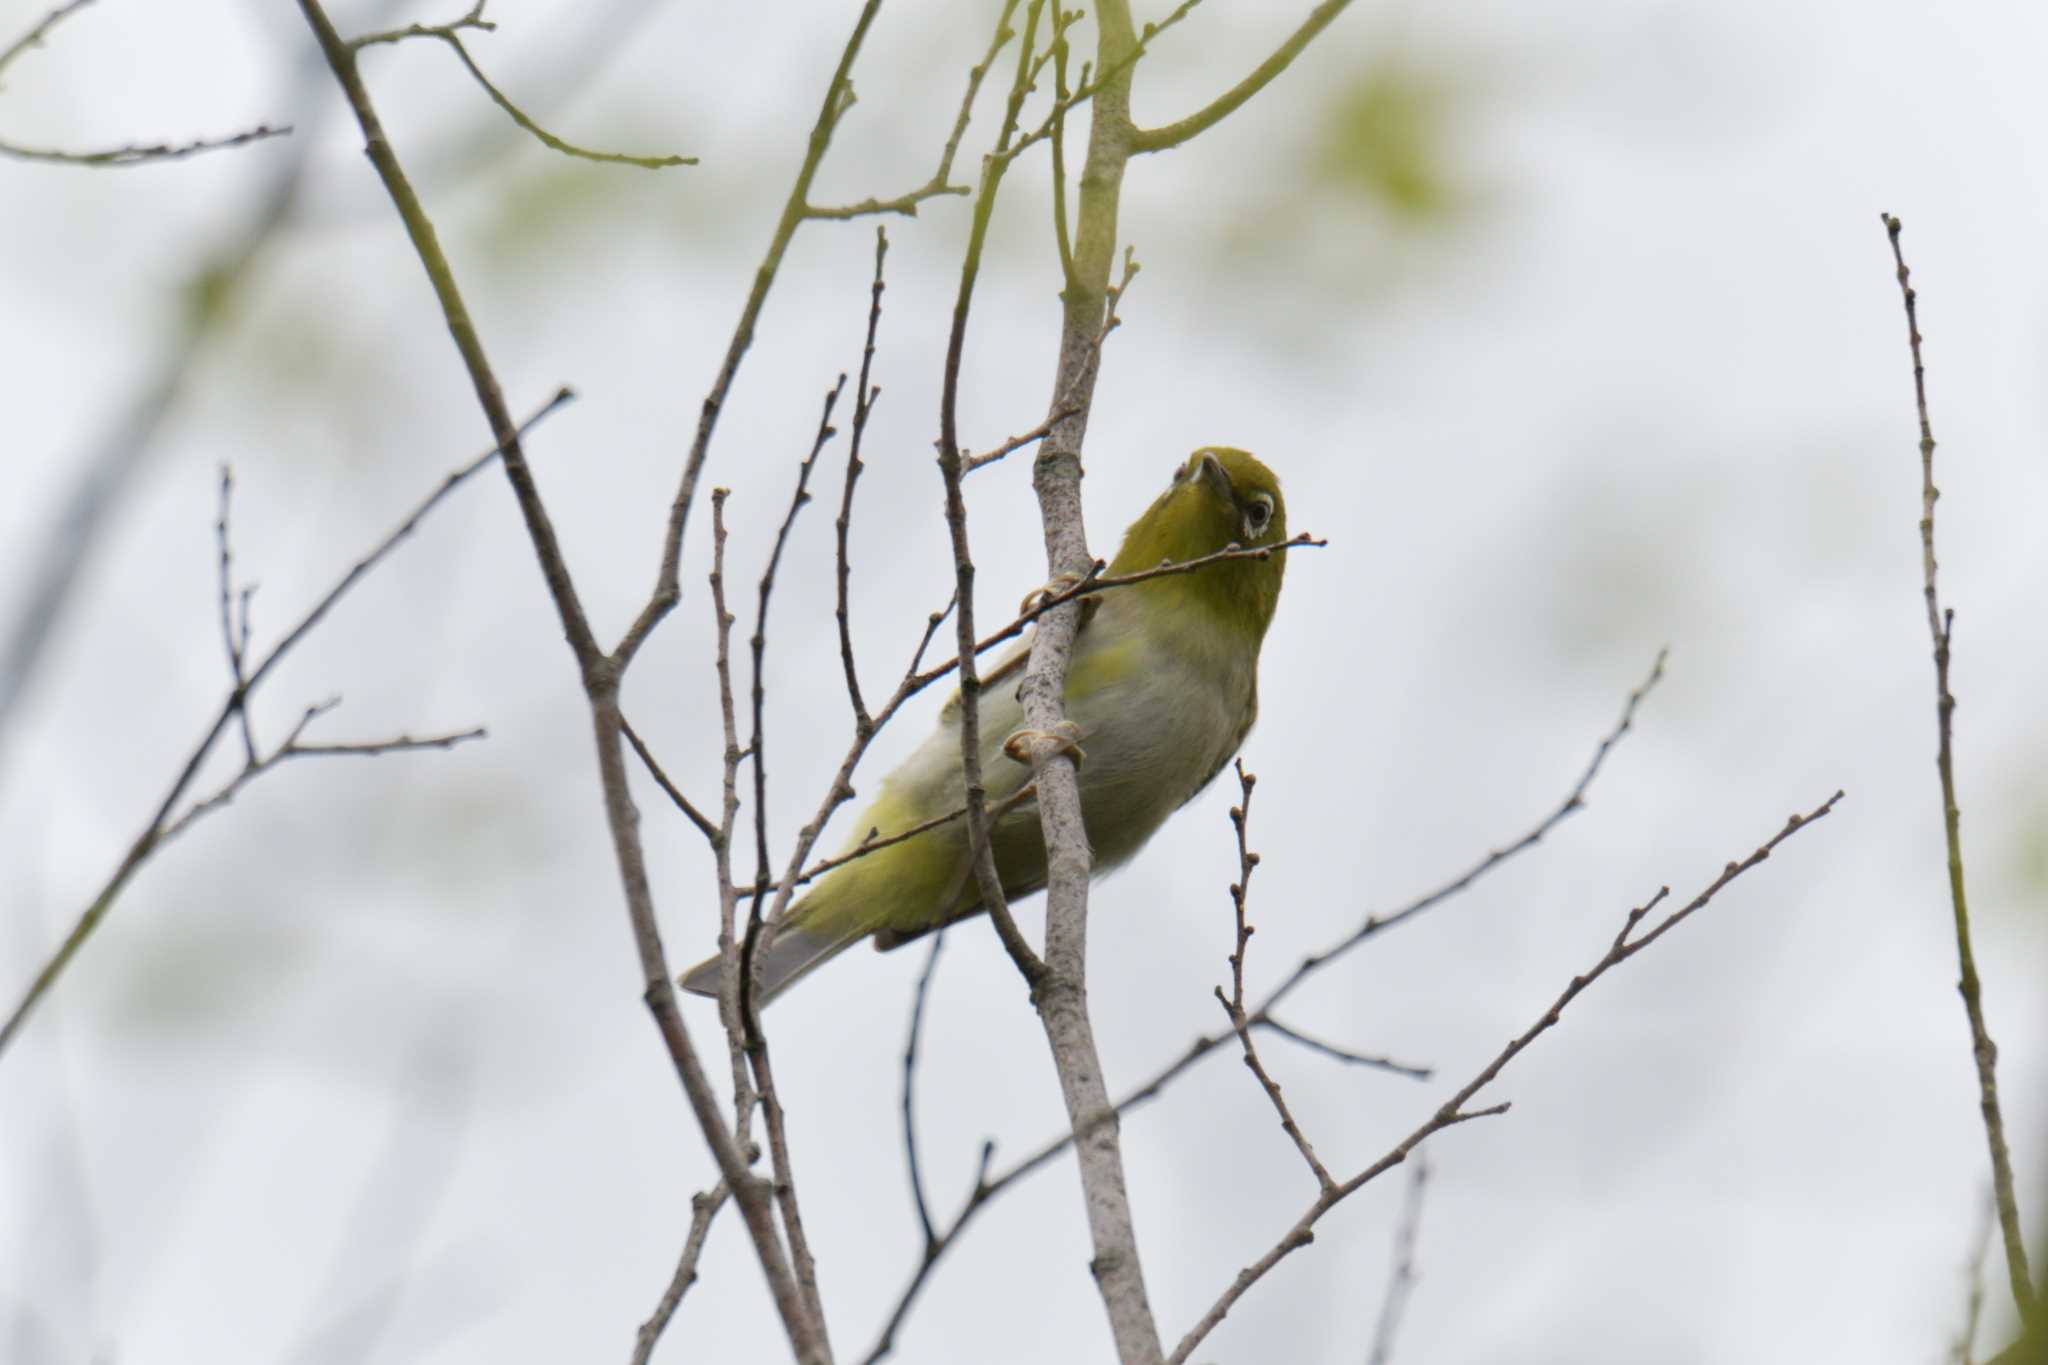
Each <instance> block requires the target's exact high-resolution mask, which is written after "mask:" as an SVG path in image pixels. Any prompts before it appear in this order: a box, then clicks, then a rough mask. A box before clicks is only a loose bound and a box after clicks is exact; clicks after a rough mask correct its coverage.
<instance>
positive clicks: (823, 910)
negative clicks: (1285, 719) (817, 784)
mask: <svg viewBox="0 0 2048 1365" xmlns="http://www.w3.org/2000/svg"><path fill="white" fill-rule="evenodd" d="M1286 539H1287V508H1286V504H1285V503H1284V502H1283V501H1282V500H1281V497H1280V481H1279V480H1278V479H1277V478H1276V477H1274V474H1273V471H1272V470H1270V469H1268V468H1266V466H1265V465H1263V464H1261V463H1260V462H1259V461H1258V460H1256V459H1254V458H1253V457H1252V456H1250V455H1247V454H1246V453H1245V452H1243V451H1241V450H1229V449H1223V448H1220V447H1211V448H1209V449H1204V450H1198V451H1196V452H1195V453H1194V454H1193V455H1192V456H1190V457H1189V458H1188V459H1187V460H1186V461H1185V462H1184V463H1182V464H1181V465H1180V466H1179V467H1177V468H1176V469H1175V470H1174V471H1173V481H1172V482H1171V483H1170V484H1168V485H1167V488H1166V491H1165V492H1163V493H1161V494H1160V495H1159V497H1158V498H1157V499H1155V500H1154V501H1153V503H1152V505H1151V506H1150V507H1148V508H1146V509H1145V512H1144V514H1143V515H1142V516H1140V517H1139V518H1138V519H1137V520H1136V521H1135V522H1132V523H1131V527H1130V529H1129V530H1127V531H1125V532H1124V539H1123V546H1122V548H1121V549H1119V550H1118V551H1117V556H1116V558H1115V559H1114V560H1113V561H1111V563H1110V566H1109V573H1110V576H1111V577H1115V576H1118V575H1123V574H1133V573H1140V572H1143V571H1144V570H1147V569H1152V568H1156V567H1158V566H1159V565H1160V564H1162V563H1165V562H1172V563H1181V562H1185V561H1187V560H1191V559H1198V558H1200V557H1201V556H1203V555H1209V554H1214V553H1215V552H1217V551H1219V550H1223V549H1226V548H1227V547H1229V546H1231V545H1233V544H1235V545H1239V546H1243V547H1245V548H1247V549H1250V548H1255V547H1259V546H1272V545H1278V544H1280V543H1281V542H1283V541H1285V540H1286ZM1286 563H1287V557H1286V556H1285V555H1284V554H1272V555H1268V556H1266V557H1264V558H1243V559H1223V560H1219V561H1217V562H1215V563H1211V564H1208V565H1205V566H1203V567H1201V568H1198V569H1194V570H1191V571H1189V572H1186V573H1177V574H1169V575H1165V576H1162V577H1158V578H1153V579H1148V580H1146V581H1144V582H1141V583H1135V584H1131V585H1130V586H1127V587H1120V588H1115V589H1114V590H1110V591H1105V592H1103V593H1102V594H1101V595H1100V596H1097V597H1090V598H1088V599H1086V601H1087V603H1088V604H1089V605H1090V606H1091V607H1092V608H1093V610H1092V611H1089V612H1086V613H1084V615H1083V619H1082V624H1081V628H1080V631H1079V633H1078V634H1077V635H1076V637H1075V640H1074V652H1073V662H1072V665H1071V667H1070V668H1069V669H1068V671H1067V690H1066V705H1065V711H1066V717H1067V720H1068V721H1069V722H1070V725H1071V728H1072V731H1073V734H1072V736H1071V738H1072V739H1073V740H1074V741H1075V757H1076V759H1077V761H1078V763H1079V771H1080V786H1081V810H1082V818H1083V821H1084V823H1085V824H1086V826H1087V830H1088V841H1089V844H1090V845H1091V847H1092V848H1093V851H1094V856H1095V871H1096V872H1097V873H1101V872H1104V871H1107V870H1108V869H1110V868H1113V867H1115V866H1117V865H1118V864H1119V863H1122V862H1124V861H1126V860H1128V859H1129V858H1130V857H1131V855H1133V854H1135V853H1136V852H1137V851H1138V850H1139V849H1140V848H1141V847H1143V846H1144V843H1145V841H1146V840H1147V839H1150V838H1151V837H1152V835H1153V834H1154V833H1155V832H1156V831H1157V830H1158V829H1159V827H1160V826H1161V825H1162V824H1164V823H1165V822H1166V817H1168V816H1169V815H1171V814H1173V813H1174V811H1176V810H1178V809H1180V807H1182V806H1183V805H1185V804H1187V803H1188V802H1189V801H1190V800H1192V799H1193V798H1194V797H1195V795H1196V794H1197V793H1198V792H1200V791H1201V790H1202V789H1203V788H1204V787H1206V786H1208V785H1209V783H1210V781H1211V780H1212V779H1213V778H1214V777H1215V776H1216V774H1217V773H1219V772H1221V771H1222V770H1223V767H1224V765H1225V764H1227V763H1228V762H1229V761H1230V759H1231V757H1232V755H1234V754H1235V753H1236V752H1237V750H1238V746H1239V745H1240V744H1242V743H1243V742H1244V737H1245V735H1246V733H1247V732H1249V731H1250V729H1251V728H1252V721H1253V719H1254V718H1255V717H1256V716H1257V714H1258V666H1259V645H1260V643H1261V642H1262V641H1263V640H1264V639H1265V635H1266V627H1267V626H1268V625H1269V624H1270V623H1271V622H1272V619H1273V609H1274V607H1275V606H1276V605H1277V604H1278V603H1279V600H1280V579H1281V575H1282V573H1283V571H1284V570H1285V568H1286ZM1027 654H1028V650H1027V649H1026V648H1025V647H1024V646H1019V647H1018V648H1017V649H1016V650H1014V651H1012V652H1011V653H1010V654H1009V655H1008V656H1007V657H1006V658H1005V659H1004V660H1003V661H1002V662H1001V663H999V664H997V665H996V666H995V668H993V669H992V670H991V671H990V672H989V674H988V676H987V677H986V678H985V679H984V680H983V688H984V690H983V693H982V698H981V704H980V713H979V714H980V720H981V771H982V778H983V782H984V785H985V786H986V788H987V791H988V809H989V812H990V816H991V825H990V839H991V843H992V844H993V847H994V852H995V864H996V871H997V873H998V875H999V876H1000V877H1001V878H1002V883H1003V891H1004V894H1005V895H1006V896H1007V897H1009V898H1010V899H1012V900H1015V899H1016V898H1017V897H1019V896H1025V895H1029V894H1030V893H1031V892H1033V891H1038V890H1042V889H1043V888H1044V886H1045V861H1046V860H1045V843H1044V839H1043V835H1042V833H1041V831H1040V828H1039V814H1038V805H1037V802H1036V801H1035V800H1034V799H1033V798H1032V795H1031V792H1030V790H1029V783H1030V779H1031V773H1030V770H1029V768H1028V767H1027V766H1025V764H1023V763H1021V762H1015V761H1012V760H1011V759H1009V758H1006V757H1005V756H1004V755H1005V752H1006V741H1007V740H1008V739H1009V738H1010V737H1012V736H1014V735H1016V734H1017V732H1018V731H1019V729H1020V728H1021V727H1022V726H1023V725H1024V712H1023V707H1022V705H1021V704H1020V703H1019V701H1018V699H1017V688H1016V686H1015V683H1016V682H1017V681H1018V680H1019V675H1020V674H1021V673H1022V671H1023V667H1024V663H1025V660H1026V657H1027ZM960 706H961V703H960V695H959V693H958V692H955V693H954V695H953V698H952V700H951V701H949V702H948V703H947V704H946V707H945V710H944V711H943V712H942V713H941V714H940V716H939V728H938V729H937V731H936V732H934V733H933V734H932V736H931V737H930V738H929V739H927V740H926V741H925V742H924V743H923V744H922V745H921V746H919V747H918V749H917V750H916V751H915V752H914V753H912V754H911V755H910V757H909V758H907V759H905V760H904V761H903V764H902V766H901V767H899V768H897V769H896V771H895V772H892V773H890V774H889V776H888V777H887V778H886V779H885V780H884V781H883V783H882V791H881V794H880V795H879V796H878V797H876V798H875V800H874V802H873V803H872V804H871V805H870V806H869V807H868V808H867V810H866V811H865V812H864V813H863V814H862V815H861V818H860V823H859V824H858V825H857V826H856V829H857V831H858V832H857V833H856V835H855V837H854V839H853V840H852V842H851V843H849V844H848V845H847V847H846V848H845V849H844V850H843V851H842V856H843V854H846V853H853V852H855V851H857V850H858V849H859V848H861V847H862V846H863V845H864V844H865V843H870V842H874V840H873V839H871V838H870V832H871V831H875V832H879V835H880V837H881V838H883V839H886V838H887V837H888V836H890V835H892V834H897V833H900V832H902V831H904V830H908V829H911V828H914V827H916V826H918V825H921V824H923V823H925V822H927V821H932V820H937V819H939V818H940V817H942V816H945V815H947V814H949V813H958V812H960V811H962V810H963V808H964V803H965V799H966V781H965V778H964V776H963V774H962V771H961V762H960ZM983 908H984V907H983V906H982V904H981V891H980V888H979V887H978V886H977V885H976V884H975V877H974V869H973V867H972V864H971V862H970V859H969V854H968V835H967V823H966V821H965V820H964V819H953V820H949V821H946V822H945V823H943V824H940V825H938V826H937V827H935V828H933V829H930V830H927V831H926V832H924V833H921V834H918V835H916V836H914V837H912V838H909V839H906V840H903V841H902V842H900V843H892V844H888V845H886V846H884V847H880V848H877V849H875V850H874V851H873V852H872V853H868V854H865V855H862V856H859V857H857V858H855V859H854V860H853V861H851V862H848V863H845V864H844V865H843V866H840V867H837V868H835V869H833V870H832V871H830V872H828V873H826V874H825V875H824V877H823V878H822V879H821V880H820V881H819V882H818V884H817V886H816V887H815V888H814V889H812V890H811V891H810V892H809V894H807V895H805V896H804V897H803V898H802V899H801V900H799V901H797V902H796V903H795V904H794V905H792V906H791V907H790V908H789V910H788V912H787V913H786V914H785V915H783V916H782V918H781V919H779V920H778V921H776V922H775V923H773V924H770V925H767V926H764V928H763V931H762V934H761V936H760V939H759V942H758V943H757V945H756V948H755V967H756V969H757V970H758V972H759V973H760V975H759V978H758V981H759V986H758V992H759V993H758V995H757V996H756V999H758V1000H759V1001H760V1002H761V1003H763V1004H765V1003H766V1002H768V1001H769V1000H771V999H773V998H774V997H775V996H777V995H779V994H780V993H781V992H783V991H785V990H787V989H788V988H789V987H790V986H791V985H793V984H795V982H796V981H797V980H798V979H800V978H801V977H802V976H804V974H805V973H807V972H809V971H810V970H811V969H812V968H814V967H817V966H819V965H820V964H822V963H824V962H825V961H827V960H828V959H830V958H832V957H834V956H836V955H837V954H838V953H840V952H843V951H844V950H845V949H847V948H849V947H851V946H853V945H854V944H855V943H857V942H859V941H860V940H861V939H864V938H872V939H874V941H875V946H876V947H878V948H894V947H896V946H898V945H900V944H903V943H907V942H909V941H910V940H911V939H914V938H918V937H920V936H922V935H924V934H926V933H929V932H931V931H932V930H934V929H938V928H941V927H942V926H944V925H947V924H950V923H952V922H953V921H954V920H957V919H962V918H964V917H966V916H968V915H972V914H975V913H977V912H979V911H981V910H982V909H983ZM719 979H720V960H719V959H718V958H716V957H714V958H712V959H710V960H709V961H707V962H702V963H699V964H698V965H697V966H695V967H693V968H691V969H690V970H689V972H687V973H686V974H684V976H683V979H682V984H683V986H684V988H685V989H687V990H691V991H695V992H697V993H698V994H700V995H716V994H718V989H719Z"/></svg>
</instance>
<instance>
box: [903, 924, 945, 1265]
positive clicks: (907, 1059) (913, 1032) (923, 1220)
mask: <svg viewBox="0 0 2048 1365" xmlns="http://www.w3.org/2000/svg"><path fill="white" fill-rule="evenodd" d="M945 946H946V931H945V930H944V929H943V928H942V929H940V930H939V931H938V932H937V933H935V934H933V935H932V950H931V952H930V953H929V954H928V955H927V956H926V957H925V960H924V970H923V971H921V972H919V973H918V974H917V993H916V994H915V995H913V996H912V997H911V1000H910V1036H909V1039H908V1041H906V1042H905V1043H904V1045H903V1160H904V1164H905V1165H906V1166H907V1167H908V1168H909V1170H910V1197H911V1200H912V1202H914V1203H915V1204H916V1205H917V1224H918V1226H919V1227H920V1228H922V1229H924V1244H925V1249H926V1250H927V1251H929V1250H930V1249H931V1246H932V1244H933V1243H934V1242H937V1241H938V1240H939V1235H938V1233H936V1232H934V1231H933V1230H932V1210H931V1205H930V1204H929V1203H928V1202H927V1201H926V1199H925V1195H924V1171H923V1168H922V1167H921V1165H920V1164H919V1162H918V1159H917V1044H918V1040H919V1038H920V1037H922V1035H923V1033H924V1007H925V1003H926V1001H928V1000H929V999H930V998H931V991H932V973H933V972H935V971H937V970H938V967H939V950H940V949H942V948H944V947H945Z"/></svg>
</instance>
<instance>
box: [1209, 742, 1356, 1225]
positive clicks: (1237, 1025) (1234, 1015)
mask: <svg viewBox="0 0 2048 1365" xmlns="http://www.w3.org/2000/svg"><path fill="white" fill-rule="evenodd" d="M1236 768H1237V785H1238V790H1239V792H1240V793H1241V795H1240V797H1239V801H1238V804H1237V805H1235V806H1232V807H1231V808H1230V824H1231V827H1232V828H1233V829H1234V830H1236V831H1237V880H1236V881H1235V882H1232V883H1231V885H1230V903H1231V906H1232V908H1233V909H1234V910H1235V911H1236V915H1237V946H1236V947H1235V948H1234V949H1233V950H1232V951H1231V954H1230V994H1228V995H1225V994H1224V993H1223V988H1222V987H1221V986H1218V987H1217V988H1216V1001H1217V1003H1218V1004H1220V1005H1222V1006H1223V1012H1224V1014H1226V1015H1228V1016H1229V1018H1230V1029H1231V1032H1232V1033H1234V1034H1236V1035H1237V1041H1238V1043H1239V1045H1240V1046H1242V1047H1243V1048H1244V1064H1245V1066H1246V1067H1248V1068H1249V1069H1250V1070H1251V1073H1252V1075H1253V1076H1255V1077H1257V1078H1258V1082H1259V1088H1260V1089H1262V1090H1264V1091H1265V1092H1266V1098H1267V1099H1268V1100H1270V1101H1271V1102H1272V1105H1273V1110H1274V1112H1275V1113H1277V1114H1278V1115H1279V1116H1280V1130H1281V1131H1282V1132H1284V1133H1286V1134H1287V1136H1288V1137H1289V1138H1290V1139H1291V1140H1292V1141H1293V1143H1294V1150H1295V1151H1297V1152H1300V1153H1301V1159H1302V1160H1303V1161H1305V1162H1307V1163H1308V1169H1309V1174H1310V1175H1313V1176H1314V1177H1315V1178H1316V1185H1317V1187H1318V1188H1319V1189H1321V1190H1322V1191H1324V1192H1325V1193H1328V1192H1329V1191H1330V1190H1331V1189H1333V1188H1335V1186H1336V1182H1335V1181H1334V1180H1332V1179H1331V1178H1330V1172H1329V1168H1328V1167H1326V1166H1324V1165H1323V1162H1322V1158H1321V1157H1318V1156H1317V1155H1316V1149H1315V1147H1314V1146H1312V1145H1311V1144H1310V1142H1309V1140H1308V1134H1306V1133H1304V1132H1303V1131H1302V1130H1301V1124H1300V1123H1298V1122H1297V1121H1296V1120H1295V1117H1294V1111H1293V1110H1291V1109H1289V1108H1288V1107H1287V1097H1286V1096H1285V1095H1283V1094H1282V1093H1281V1091H1280V1083H1279V1082H1278V1081H1276V1080H1274V1079H1273V1076H1272V1073H1271V1072H1269V1071H1267V1070H1266V1064H1265V1063H1264V1062H1262V1061H1260V1060H1259V1050H1258V1048H1257V1047H1255V1046H1253V1044H1252V1029H1251V1020H1250V1019H1249V1018H1248V1017H1247V1016H1246V1014H1245V1009H1244V953H1245V948H1246V947H1247V945H1249V944H1250V943H1251V941H1252V926H1251V924H1250V922H1249V921H1247V920H1246V919H1245V914H1244V907H1245V898H1246V897H1247V896H1248V895H1249V894H1250V891H1251V884H1252V872H1253V871H1254V870H1255V869H1256V868H1257V867H1258V865H1259V855H1258V854H1256V853H1254V852H1252V851H1251V847H1250V845H1249V844H1247V843H1246V829H1245V827H1246V824H1247V823H1248V822H1249V821H1250V819H1251V809H1252V788H1253V787H1255V786H1256V785H1257V784H1258V778H1256V777H1254V776H1252V774H1250V773H1248V772H1246V771H1245V770H1244V760H1243V759H1238V760H1237V761H1236Z"/></svg>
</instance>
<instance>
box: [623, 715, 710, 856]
mask: <svg viewBox="0 0 2048 1365" xmlns="http://www.w3.org/2000/svg"><path fill="white" fill-rule="evenodd" d="M619 729H620V730H621V731H623V732H624V733H625V736H626V743H628V744H630V745H632V746H633V752H634V753H636V754H638V755H639V756H640V762H641V763H642V764H643V765H645V767H646V768H647V775H648V776H649V777H652V778H653V779H654V785H655V786H657V787H660V788H661V791H662V794H663V795H664V796H666V797H668V799H669V801H670V803H671V804H673V805H674V806H675V808H676V809H677V810H679V811H681V812H682V813H683V815H684V816H685V817H686V818H687V819H688V820H689V822H690V823H691V824H693V825H695V826H696V827H697V831H698V833H700V834H702V835H703V836H704V837H705V838H706V839H708V840H710V841H711V843H712V845H713V846H714V847H716V846H717V844H718V838H719V834H718V826H716V825H714V824H712V823H711V821H710V819H709V818H707V817H706V816H705V814H704V812H703V811H700V810H698V809H697V807H696V805H695V804H694V803H692V802H691V800H690V798H689V797H687V796H685V795H683V793H682V792H681V790H680V789H678V788H677V786H676V784H675V783H673V782H671V781H669V777H668V774H667V773H665V772H663V771H662V770H661V764H659V763H657V762H655V760H654V754H653V752H652V751H651V750H649V749H648V747H647V742H646V741H645V740H643V739H641V738H640V735H639V733H638V732H637V731H635V730H634V729H633V725H632V722H631V721H628V720H627V719H626V718H625V717H624V716H620V717H619Z"/></svg>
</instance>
